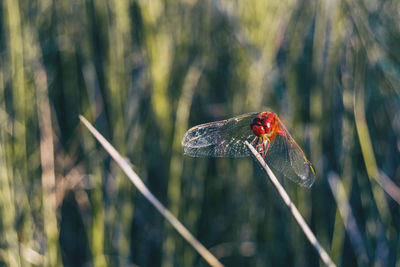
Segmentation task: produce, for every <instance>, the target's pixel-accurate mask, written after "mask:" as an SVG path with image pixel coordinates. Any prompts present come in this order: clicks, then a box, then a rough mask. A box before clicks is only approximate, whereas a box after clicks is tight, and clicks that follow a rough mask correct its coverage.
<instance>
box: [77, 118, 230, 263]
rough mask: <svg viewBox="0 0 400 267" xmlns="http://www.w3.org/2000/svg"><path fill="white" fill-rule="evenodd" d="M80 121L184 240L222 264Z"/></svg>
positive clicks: (123, 160) (117, 156) (207, 258)
mask: <svg viewBox="0 0 400 267" xmlns="http://www.w3.org/2000/svg"><path fill="white" fill-rule="evenodd" d="M79 119H80V120H81V122H82V123H83V124H84V125H85V126H86V127H87V128H88V129H89V131H90V132H91V133H92V134H93V135H94V136H95V138H96V139H97V141H99V142H100V144H101V145H102V146H103V147H104V149H105V150H106V151H107V152H108V153H109V154H110V156H111V157H112V158H113V159H114V160H115V161H116V162H117V164H118V165H119V166H120V167H121V168H122V170H123V171H124V172H125V174H126V175H127V176H128V177H129V179H130V180H131V181H132V183H133V184H134V185H135V186H136V188H137V189H138V190H139V191H140V192H141V193H142V194H143V195H144V196H145V197H146V198H147V200H148V201H150V203H151V204H152V205H153V206H154V207H155V208H156V209H157V210H158V211H159V212H160V213H161V215H162V216H164V218H165V219H167V220H168V221H169V222H170V223H171V224H172V226H173V227H174V228H175V229H176V230H177V231H178V232H179V233H180V234H181V235H182V237H183V238H184V239H186V241H188V242H189V244H191V245H192V246H193V248H194V249H195V250H196V251H197V252H198V253H199V254H200V255H201V256H202V257H203V258H204V259H205V260H206V261H207V262H208V263H209V264H210V265H211V266H218V267H219V266H223V265H222V264H221V263H220V262H219V261H218V259H217V258H216V257H215V256H214V255H213V254H211V252H209V251H208V250H207V249H206V248H205V247H204V246H203V245H202V244H201V243H200V242H199V241H198V240H197V239H196V238H195V237H194V236H193V235H192V234H191V233H190V232H189V231H188V230H187V229H186V228H185V226H183V224H182V223H181V222H180V221H178V219H176V218H175V216H174V215H172V213H171V212H170V211H169V210H167V209H166V208H165V207H164V206H163V204H161V202H160V201H159V200H158V199H157V198H156V197H155V196H154V195H153V194H152V193H151V192H150V190H149V189H148V188H147V187H146V185H145V184H144V183H143V181H142V180H141V179H140V178H139V176H138V175H137V174H136V173H135V172H134V171H133V170H132V168H131V166H130V164H129V163H128V162H127V161H126V160H125V159H124V158H123V157H122V156H121V155H120V154H119V153H118V152H117V150H115V148H114V147H113V146H112V145H111V144H110V143H109V142H108V141H107V140H106V139H105V138H104V137H103V136H102V135H101V134H100V133H99V132H98V131H97V130H96V129H95V128H94V127H93V126H92V125H91V124H90V123H89V122H88V121H87V120H86V119H85V118H84V117H83V116H79Z"/></svg>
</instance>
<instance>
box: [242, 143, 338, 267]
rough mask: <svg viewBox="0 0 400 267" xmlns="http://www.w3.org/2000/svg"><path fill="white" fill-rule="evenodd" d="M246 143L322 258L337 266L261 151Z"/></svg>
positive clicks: (325, 261) (327, 263) (327, 262)
mask: <svg viewBox="0 0 400 267" xmlns="http://www.w3.org/2000/svg"><path fill="white" fill-rule="evenodd" d="M244 143H245V145H246V146H247V147H248V149H249V150H250V152H251V153H252V155H253V156H254V158H255V159H256V160H257V161H258V163H259V164H260V165H261V167H262V169H263V170H264V171H265V172H266V174H267V177H268V178H269V180H270V181H271V183H272V184H273V185H274V186H275V189H276V191H278V193H279V196H280V197H281V198H282V200H283V202H284V203H285V205H286V206H287V207H288V208H289V211H290V212H291V213H292V215H293V217H294V218H295V219H296V222H297V223H298V225H299V226H300V228H301V230H303V232H304V234H305V235H306V237H307V239H308V240H309V241H310V243H311V245H312V246H313V247H314V248H315V250H316V251H317V252H318V254H319V257H320V258H321V260H322V261H323V262H324V263H325V264H326V265H327V266H330V267H333V266H336V265H335V264H334V263H333V261H332V260H331V258H330V257H329V255H328V253H326V251H325V249H324V248H323V247H322V246H321V244H320V243H319V242H318V240H317V238H316V237H315V235H314V233H313V232H312V231H311V229H310V227H309V226H308V225H307V223H306V221H305V220H304V219H303V216H301V214H300V212H299V211H298V209H297V208H296V206H295V205H294V203H293V202H292V201H291V200H290V197H289V195H288V193H286V190H285V189H284V188H283V186H282V185H281V184H280V183H279V181H278V179H277V178H276V176H275V174H274V173H273V172H272V171H271V169H270V168H269V166H268V165H267V163H266V162H265V161H264V159H263V158H262V157H261V155H260V153H258V152H257V150H256V149H255V148H254V147H253V146H252V145H250V144H249V142H247V141H245V142H244Z"/></svg>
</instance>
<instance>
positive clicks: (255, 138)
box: [250, 136, 258, 145]
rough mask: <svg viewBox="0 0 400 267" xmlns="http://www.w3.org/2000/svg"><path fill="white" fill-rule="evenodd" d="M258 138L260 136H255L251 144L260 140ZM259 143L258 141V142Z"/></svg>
mask: <svg viewBox="0 0 400 267" xmlns="http://www.w3.org/2000/svg"><path fill="white" fill-rule="evenodd" d="M257 138H258V136H256V137H254V139H253V141H251V143H250V145H252V144H253V143H254V141H256V140H257V141H258V139H257ZM257 143H258V142H257Z"/></svg>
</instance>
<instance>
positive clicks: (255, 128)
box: [251, 125, 265, 137]
mask: <svg viewBox="0 0 400 267" xmlns="http://www.w3.org/2000/svg"><path fill="white" fill-rule="evenodd" d="M251 130H253V133H254V134H255V135H257V136H260V137H261V136H263V135H264V134H265V129H264V127H263V126H261V125H252V126H251Z"/></svg>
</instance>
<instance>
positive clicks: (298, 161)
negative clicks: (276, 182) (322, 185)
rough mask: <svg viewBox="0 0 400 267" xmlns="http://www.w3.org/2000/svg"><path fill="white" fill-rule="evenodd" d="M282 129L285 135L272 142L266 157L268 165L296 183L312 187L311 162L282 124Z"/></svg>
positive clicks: (312, 171) (279, 135)
mask: <svg viewBox="0 0 400 267" xmlns="http://www.w3.org/2000/svg"><path fill="white" fill-rule="evenodd" d="M280 128H281V129H283V130H284V133H285V134H284V135H281V134H277V135H276V137H275V139H274V140H273V141H272V142H271V144H270V146H269V148H268V151H267V154H266V157H265V159H266V161H267V163H268V164H269V165H270V166H271V168H273V169H275V170H276V171H278V172H280V173H282V174H283V175H284V176H286V177H287V178H289V179H290V180H292V181H294V182H295V183H297V184H299V185H301V186H304V187H310V186H311V185H312V184H313V183H314V181H315V173H314V169H313V167H312V165H311V162H309V161H308V160H307V158H306V156H305V155H304V153H303V151H302V150H301V149H300V147H299V146H298V145H297V143H296V141H294V139H293V138H292V137H291V136H290V134H289V132H288V131H287V130H286V128H285V126H284V125H283V124H282V123H280Z"/></svg>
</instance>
